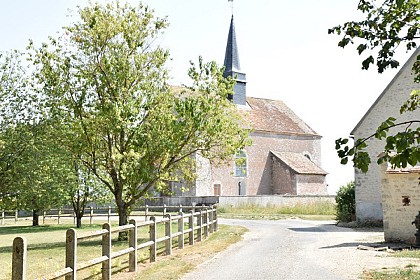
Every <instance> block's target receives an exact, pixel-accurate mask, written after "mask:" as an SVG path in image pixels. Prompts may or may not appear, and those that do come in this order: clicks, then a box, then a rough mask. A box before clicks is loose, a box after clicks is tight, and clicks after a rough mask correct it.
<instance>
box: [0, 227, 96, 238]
mask: <svg viewBox="0 0 420 280" xmlns="http://www.w3.org/2000/svg"><path fill="white" fill-rule="evenodd" d="M70 228H76V227H75V226H74V225H70V224H67V225H39V226H1V227H0V236H1V235H5V234H8V235H10V234H12V235H19V234H23V233H39V232H53V231H65V230H68V229H70ZM99 228H101V225H99V224H98V225H96V224H94V225H84V226H83V227H82V228H80V229H77V228H76V229H77V230H82V229H87V230H93V229H99Z"/></svg>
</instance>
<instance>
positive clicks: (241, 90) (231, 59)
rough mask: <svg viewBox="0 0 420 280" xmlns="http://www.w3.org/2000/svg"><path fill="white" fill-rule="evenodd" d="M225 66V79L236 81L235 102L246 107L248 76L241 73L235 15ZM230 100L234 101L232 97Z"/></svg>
mask: <svg viewBox="0 0 420 280" xmlns="http://www.w3.org/2000/svg"><path fill="white" fill-rule="evenodd" d="M224 66H225V70H224V72H223V76H224V77H225V78H226V77H229V76H231V77H232V78H233V79H234V80H235V81H236V85H235V87H234V89H233V91H234V95H233V102H234V103H236V104H239V105H246V75H245V73H243V72H242V71H241V65H240V63H239V53H238V46H237V44H236V32H235V24H234V22H233V14H232V18H231V20H230V27H229V34H228V39H227V44H226V52H225V62H224ZM229 98H230V99H232V96H230V97H229Z"/></svg>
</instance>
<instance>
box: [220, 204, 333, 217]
mask: <svg viewBox="0 0 420 280" xmlns="http://www.w3.org/2000/svg"><path fill="white" fill-rule="evenodd" d="M217 211H218V216H219V217H222V218H231V219H232V218H235V219H267V220H279V219H287V218H301V219H309V220H333V219H334V218H335V204H333V203H329V202H316V203H309V204H296V205H295V206H291V207H288V206H281V207H279V206H275V205H268V206H266V207H262V206H257V205H253V204H244V205H240V206H237V207H232V206H228V207H219V208H218V210H217Z"/></svg>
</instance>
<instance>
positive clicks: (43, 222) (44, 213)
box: [42, 210, 47, 225]
mask: <svg viewBox="0 0 420 280" xmlns="http://www.w3.org/2000/svg"><path fill="white" fill-rule="evenodd" d="M46 214H47V212H46V211H45V210H43V211H42V224H43V225H45V215H46Z"/></svg>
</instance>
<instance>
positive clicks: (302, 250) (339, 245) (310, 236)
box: [182, 219, 420, 280]
mask: <svg viewBox="0 0 420 280" xmlns="http://www.w3.org/2000/svg"><path fill="white" fill-rule="evenodd" d="M220 222H221V223H225V224H233V225H242V226H245V227H247V228H248V229H249V232H247V233H246V234H245V235H244V239H243V240H242V241H241V242H238V243H236V244H234V245H232V246H231V247H229V248H228V249H227V250H225V251H224V252H221V253H220V254H218V255H217V256H216V257H214V258H213V259H211V260H210V261H208V262H206V263H204V264H202V265H200V266H199V267H198V268H197V269H196V270H195V271H193V272H191V273H189V274H187V275H185V277H184V278H182V279H183V280H196V279H201V280H212V279H215V280H216V279H217V280H224V279H242V280H246V279H249V280H251V279H252V280H254V279H290V280H295V279H296V280H304V279H308V280H309V279H311V280H316V279H322V280H341V279H359V277H360V276H361V275H362V273H363V271H364V270H368V269H381V268H394V267H404V266H406V265H408V264H417V265H420V262H419V261H418V260H416V259H415V260H413V259H401V258H393V257H389V254H388V253H387V252H378V251H373V250H372V251H371V250H367V251H365V250H358V249H356V248H357V246H358V245H366V246H368V245H373V244H375V243H376V245H378V243H379V242H381V241H383V232H381V231H379V230H372V229H370V230H368V231H360V230H358V231H355V230H354V229H350V228H342V227H337V226H335V225H334V223H333V222H332V221H330V222H328V221H327V222H326V221H304V220H299V219H289V220H278V221H260V220H258V221H257V220H255V221H251V220H223V219H221V221H220Z"/></svg>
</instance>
